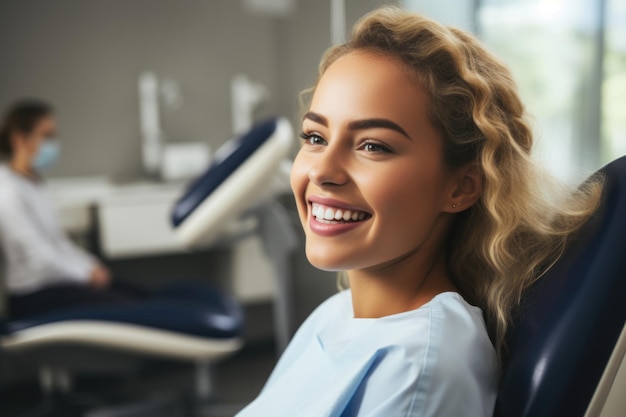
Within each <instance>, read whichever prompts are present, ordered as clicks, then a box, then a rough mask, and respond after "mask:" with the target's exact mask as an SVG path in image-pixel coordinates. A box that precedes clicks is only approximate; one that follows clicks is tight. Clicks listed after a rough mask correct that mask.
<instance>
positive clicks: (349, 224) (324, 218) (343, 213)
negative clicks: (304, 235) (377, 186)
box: [308, 197, 372, 236]
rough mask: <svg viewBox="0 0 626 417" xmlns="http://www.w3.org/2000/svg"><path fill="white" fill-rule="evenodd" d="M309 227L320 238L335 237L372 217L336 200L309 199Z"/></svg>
mask: <svg viewBox="0 0 626 417" xmlns="http://www.w3.org/2000/svg"><path fill="white" fill-rule="evenodd" d="M308 202H309V204H310V207H311V216H310V218H309V227H310V229H311V231H312V232H314V233H316V234H318V235H321V236H335V235H339V234H342V233H345V232H348V231H350V230H353V229H355V228H357V227H359V226H360V225H361V224H363V223H364V222H365V221H366V220H368V219H369V218H371V217H372V215H371V214H370V213H368V212H367V211H365V210H362V209H359V208H358V207H356V206H353V205H350V204H346V203H343V202H341V201H338V200H333V199H327V198H320V197H311V198H309V199H308Z"/></svg>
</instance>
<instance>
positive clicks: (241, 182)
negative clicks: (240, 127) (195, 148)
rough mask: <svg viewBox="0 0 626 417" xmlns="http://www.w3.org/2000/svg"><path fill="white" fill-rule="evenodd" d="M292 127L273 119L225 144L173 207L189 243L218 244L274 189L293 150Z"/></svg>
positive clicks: (178, 232)
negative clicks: (275, 177) (277, 175)
mask: <svg viewBox="0 0 626 417" xmlns="http://www.w3.org/2000/svg"><path fill="white" fill-rule="evenodd" d="M292 140H293V131H292V128H291V124H290V123H289V121H288V120H287V119H285V118H282V117H279V118H272V119H268V120H265V121H263V122H260V123H258V124H256V125H255V126H253V127H252V128H251V129H250V130H249V131H248V132H247V133H245V134H243V135H241V136H238V137H235V138H233V139H231V140H229V141H228V142H226V143H225V144H224V145H222V147H220V149H218V150H217V152H216V153H215V159H214V161H213V163H212V164H211V166H210V167H209V168H208V169H207V170H206V172H205V173H204V174H203V175H201V176H200V177H199V178H198V179H196V180H195V181H194V182H193V183H192V184H191V185H190V186H189V188H188V189H187V191H186V192H185V193H184V195H183V196H182V197H181V198H180V199H179V200H178V202H177V203H176V205H175V206H174V209H173V211H172V226H173V227H174V231H175V233H176V236H177V238H178V240H179V241H180V242H181V243H183V244H184V245H186V246H194V245H203V244H204V245H206V244H209V243H212V242H214V241H215V240H216V239H217V238H218V237H219V236H220V234H221V233H222V232H223V231H224V230H225V229H226V228H227V227H228V225H229V224H230V221H231V220H233V219H236V218H237V217H238V216H239V215H240V214H242V213H243V212H244V211H245V210H247V209H249V208H251V206H253V205H254V204H256V203H258V202H259V200H260V199H262V197H263V196H266V195H268V194H270V193H269V190H271V188H272V187H271V185H272V179H273V175H274V173H275V172H276V171H277V169H278V167H279V166H280V162H281V161H282V160H283V159H284V158H285V157H287V155H288V154H289V152H290V151H291V147H292V144H293V143H292Z"/></svg>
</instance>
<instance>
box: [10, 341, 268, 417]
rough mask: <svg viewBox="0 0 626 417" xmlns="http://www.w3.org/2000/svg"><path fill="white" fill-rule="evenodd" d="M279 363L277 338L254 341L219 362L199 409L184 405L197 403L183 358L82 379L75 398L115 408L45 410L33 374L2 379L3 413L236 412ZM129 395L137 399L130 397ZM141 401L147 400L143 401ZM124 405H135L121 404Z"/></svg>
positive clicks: (124, 416)
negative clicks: (126, 373)
mask: <svg viewBox="0 0 626 417" xmlns="http://www.w3.org/2000/svg"><path fill="white" fill-rule="evenodd" d="M275 362H276V353H275V348H274V345H273V343H269V342H265V343H255V344H249V345H247V346H246V347H245V348H244V349H242V350H241V351H240V352H238V353H237V354H235V355H234V356H233V357H231V358H229V359H227V360H225V361H223V362H222V363H220V364H218V365H216V366H215V367H214V372H213V381H214V388H215V389H214V398H213V400H212V401H211V402H208V403H202V404H196V405H195V406H194V407H193V409H194V413H191V412H189V410H184V409H183V408H181V406H180V403H181V401H180V399H181V394H182V396H183V397H184V398H185V400H186V403H187V404H188V405H189V404H192V403H194V402H193V401H192V398H193V393H194V391H195V389H194V381H195V372H194V371H195V368H193V367H192V366H190V365H186V364H180V363H163V362H158V363H156V362H154V363H150V364H149V365H144V367H143V369H141V370H140V371H138V372H135V374H134V375H141V377H134V378H133V379H131V378H120V377H119V376H118V377H109V378H102V377H99V378H94V377H93V376H92V377H82V379H80V378H77V381H76V386H77V388H79V389H80V392H78V390H76V389H75V390H73V391H74V394H73V396H71V397H69V400H70V402H71V403H72V404H73V405H75V404H80V403H81V402H84V403H89V404H94V394H93V393H96V397H97V402H100V403H102V402H107V404H118V405H117V406H116V407H115V408H113V409H110V408H103V407H93V406H90V407H89V408H90V410H91V411H90V412H89V413H83V412H80V413H76V414H72V415H71V416H70V415H68V413H67V412H64V413H63V414H51V413H48V412H42V410H43V408H45V406H46V398H45V397H44V396H43V395H42V393H41V390H40V389H39V384H38V383H37V381H35V380H33V379H31V380H26V381H21V382H19V383H15V382H13V383H9V382H7V381H3V380H2V379H0V416H2V417H36V416H37V417H38V416H46V417H48V416H55V417H56V416H58V415H62V416H63V417H74V416H84V417H113V416H116V417H135V416H142V417H143V416H144V415H145V416H150V417H161V416H162V417H179V416H180V417H187V416H194V417H226V416H228V417H231V416H233V415H234V414H235V413H236V412H237V411H238V410H239V409H241V408H242V407H243V406H245V404H247V403H249V402H250V401H252V400H253V399H254V398H255V397H256V395H257V394H258V392H259V391H260V390H261V388H262V387H263V384H264V383H265V381H266V380H267V378H268V376H269V374H270V372H271V370H272V369H273V367H274V364H275ZM129 399H132V401H131V402H129ZM139 400H141V401H139ZM119 404H131V405H130V406H128V405H126V406H121V405H119Z"/></svg>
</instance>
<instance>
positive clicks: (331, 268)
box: [306, 246, 353, 272]
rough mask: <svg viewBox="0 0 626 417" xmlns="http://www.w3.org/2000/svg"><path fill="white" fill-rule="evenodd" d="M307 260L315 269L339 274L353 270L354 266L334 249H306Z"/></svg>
mask: <svg viewBox="0 0 626 417" xmlns="http://www.w3.org/2000/svg"><path fill="white" fill-rule="evenodd" d="M306 258H307V259H308V261H309V263H310V264H311V265H313V266H314V267H315V268H317V269H320V270H322V271H328V272H338V271H347V270H350V269H353V265H351V263H350V262H348V261H347V259H346V257H344V256H341V254H338V253H337V251H336V250H332V248H323V249H322V248H319V247H315V248H310V247H309V246H307V248H306Z"/></svg>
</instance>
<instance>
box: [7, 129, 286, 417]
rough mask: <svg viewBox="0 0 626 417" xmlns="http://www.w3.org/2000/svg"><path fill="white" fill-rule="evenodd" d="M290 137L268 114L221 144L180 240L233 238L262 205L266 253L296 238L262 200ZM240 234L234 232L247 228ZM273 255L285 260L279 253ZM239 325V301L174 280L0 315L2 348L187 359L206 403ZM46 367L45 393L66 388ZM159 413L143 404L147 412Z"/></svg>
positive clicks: (188, 203) (177, 220)
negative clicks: (105, 300)
mask: <svg viewBox="0 0 626 417" xmlns="http://www.w3.org/2000/svg"><path fill="white" fill-rule="evenodd" d="M292 138H293V135H292V131H291V127H290V125H289V122H288V121H287V120H286V119H282V118H279V119H271V120H268V121H266V122H264V123H260V124H259V125H257V126H255V127H254V128H252V129H251V130H250V131H249V132H248V133H247V134H245V135H242V136H240V137H237V138H234V139H232V140H230V141H229V142H227V144H226V145H224V146H223V147H222V148H220V150H219V151H218V152H217V155H216V159H215V161H214V163H213V164H212V165H211V166H210V167H209V168H208V170H207V171H206V173H205V174H204V175H202V176H201V177H200V178H199V179H198V180H196V181H195V182H194V183H193V184H192V185H191V186H190V187H189V189H188V190H187V191H186V192H185V194H184V195H183V196H182V197H181V198H180V200H179V201H178V202H177V204H176V205H175V207H174V209H173V215H172V223H173V227H174V228H175V230H176V233H177V235H178V236H179V238H180V240H181V242H183V243H184V244H185V245H186V246H189V247H195V246H203V247H205V246H206V245H210V244H214V243H215V242H216V241H217V240H218V238H220V237H222V236H225V235H226V237H225V239H234V238H233V237H232V235H233V232H232V231H231V232H229V229H228V226H229V225H230V224H231V223H236V222H235V220H236V219H237V217H238V216H240V215H242V214H243V213H244V212H246V211H248V212H249V211H250V209H251V208H252V207H254V206H255V204H258V203H259V201H265V204H264V207H266V208H264V209H263V210H260V211H259V216H260V218H261V219H260V221H259V222H258V224H256V226H257V227H256V228H248V229H247V230H246V233H252V232H255V231H258V230H259V229H260V231H261V232H262V233H263V234H264V235H266V236H270V237H269V238H268V240H267V242H268V244H269V246H268V247H267V248H266V249H268V250H269V251H270V255H272V254H274V255H275V254H279V255H281V254H286V253H288V252H289V251H290V250H291V248H292V247H293V246H294V245H295V237H293V236H292V234H291V233H290V231H289V230H288V229H284V228H285V226H284V222H283V224H282V225H280V224H276V222H279V223H280V220H281V216H283V215H284V213H282V212H280V209H279V208H277V207H276V206H274V205H272V204H270V203H268V202H267V200H268V198H267V197H269V196H270V194H271V192H270V191H271V190H272V186H273V183H272V177H273V175H274V174H275V172H276V171H277V169H278V168H279V166H280V163H281V162H282V161H283V159H284V158H285V157H286V156H287V155H288V153H289V152H290V150H291V141H292ZM274 188H276V187H275V186H274ZM264 199H265V200H264ZM259 225H260V226H259ZM268 228H270V229H272V230H267V229H268ZM235 229H236V228H235ZM236 230H237V233H235V234H242V233H243V232H241V230H239V229H236ZM283 238H285V239H283ZM277 239H278V240H277ZM277 259H278V260H279V261H285V260H284V258H281V257H280V256H278V258H277ZM283 266H284V265H283ZM1 275H2V268H1V265H0V278H1V277H2V276H1ZM0 284H2V280H1V279H0ZM285 288H286V287H283V291H286V290H285ZM0 295H2V292H0ZM279 298H280V297H279ZM280 300H281V306H282V308H278V311H279V312H280V314H278V316H280V317H281V320H282V322H281V324H282V325H283V326H282V328H284V329H286V324H287V317H288V316H289V314H288V312H287V311H286V310H285V309H286V308H287V301H286V298H285V299H283V298H280ZM2 305H3V303H1V302H0V306H2ZM0 311H1V310H0ZM242 329H243V314H242V310H241V307H240V306H239V304H238V303H237V301H236V300H235V299H234V298H233V297H231V296H230V295H228V294H226V293H224V292H221V291H218V290H217V289H215V288H212V287H210V286H208V285H173V286H170V287H168V288H165V289H164V290H163V291H161V292H159V293H157V294H155V296H154V297H153V298H150V299H149V300H146V301H140V302H137V303H136V304H133V305H128V306H124V307H119V306H116V307H114V308H110V307H106V306H97V307H80V308H79V307H75V308H68V309H65V310H57V311H55V312H54V313H49V314H44V315H40V316H36V317H31V318H29V319H27V320H13V321H12V320H10V318H6V317H5V316H2V315H0V354H9V355H10V354H11V353H14V352H17V353H24V352H28V351H29V350H35V349H44V350H45V349H46V348H49V347H54V346H58V345H63V346H66V345H71V346H85V347H97V348H103V349H108V350H111V351H116V352H132V353H135V354H140V355H146V356H151V357H163V358H171V359H177V360H184V361H191V362H193V363H196V364H197V369H198V373H197V377H198V379H197V382H198V385H197V387H196V389H197V394H198V396H199V397H200V399H206V398H208V397H209V396H210V394H211V392H210V391H211V382H210V380H209V377H210V374H209V372H208V371H209V365H210V363H212V362H214V361H217V360H219V359H221V358H224V357H226V356H228V355H230V354H232V353H234V352H236V351H237V350H238V349H239V348H240V347H241V345H242ZM285 337H287V336H285ZM42 365H45V364H42ZM42 369H45V373H46V375H44V377H43V378H42V379H43V380H45V384H47V385H49V386H46V387H43V388H44V389H45V390H48V391H55V390H61V391H64V390H66V389H67V388H68V387H67V385H68V384H67V377H68V376H67V372H66V370H58V369H50V368H49V367H45V366H42ZM59 371H60V372H59ZM51 372H52V373H54V374H52V375H51V374H50V373H51ZM155 412H156V411H155V410H154V409H150V408H147V409H146V414H147V415H151V413H155ZM106 415H111V416H113V415H115V412H111V413H109V414H106ZM123 415H124V416H127V415H130V414H123ZM132 415H133V416H134V415H135V414H132Z"/></svg>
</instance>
